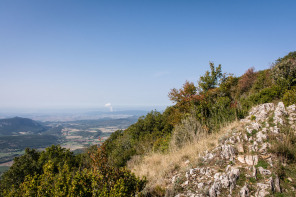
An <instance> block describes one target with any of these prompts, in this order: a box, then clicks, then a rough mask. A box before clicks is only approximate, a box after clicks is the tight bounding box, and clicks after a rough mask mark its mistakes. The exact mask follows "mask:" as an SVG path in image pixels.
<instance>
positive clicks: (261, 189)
mask: <svg viewBox="0 0 296 197" xmlns="http://www.w3.org/2000/svg"><path fill="white" fill-rule="evenodd" d="M269 187H270V186H269V185H268V184H264V183H257V192H256V193H255V196H256V197H264V196H266V195H268V194H269V192H267V191H266V190H267V189H269Z"/></svg>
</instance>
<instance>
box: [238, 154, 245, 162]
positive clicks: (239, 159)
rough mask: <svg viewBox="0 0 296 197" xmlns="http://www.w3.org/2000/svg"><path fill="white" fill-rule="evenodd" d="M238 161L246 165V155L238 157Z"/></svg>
mask: <svg viewBox="0 0 296 197" xmlns="http://www.w3.org/2000/svg"><path fill="white" fill-rule="evenodd" d="M237 160H238V161H239V162H241V163H246V161H245V156H244V155H238V156H237Z"/></svg>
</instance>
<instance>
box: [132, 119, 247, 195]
mask: <svg viewBox="0 0 296 197" xmlns="http://www.w3.org/2000/svg"><path fill="white" fill-rule="evenodd" d="M241 127H242V123H240V122H238V121H236V122H233V123H231V124H229V125H227V126H226V127H224V128H223V129H221V130H220V131H219V132H217V133H214V134H209V135H204V136H202V137H200V138H199V139H198V141H195V142H193V143H189V144H186V145H185V146H183V147H182V148H180V149H172V150H171V151H170V152H169V153H167V154H161V153H150V154H149V155H146V156H143V157H142V158H140V157H134V158H133V159H132V160H130V161H129V162H128V168H129V169H131V170H132V172H134V173H135V174H136V175H137V176H139V177H142V176H145V177H146V178H147V180H148V184H147V186H146V187H147V188H148V190H149V188H150V189H152V188H155V187H157V186H161V187H166V186H167V185H168V184H169V181H170V178H171V177H172V176H173V175H174V174H175V173H176V172H182V171H185V170H188V169H189V168H192V167H196V166H197V164H198V160H199V157H200V156H201V155H202V154H203V153H204V152H205V151H206V150H211V149H213V148H214V147H216V146H217V144H218V140H219V139H220V138H221V137H223V136H225V135H227V134H228V133H230V132H231V131H232V130H233V129H236V130H240V129H241ZM187 160H189V161H190V163H189V164H185V161H187Z"/></svg>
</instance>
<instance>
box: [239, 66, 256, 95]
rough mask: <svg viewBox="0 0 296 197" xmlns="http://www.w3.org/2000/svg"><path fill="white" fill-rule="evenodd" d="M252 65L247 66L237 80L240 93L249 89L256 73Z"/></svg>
mask: <svg viewBox="0 0 296 197" xmlns="http://www.w3.org/2000/svg"><path fill="white" fill-rule="evenodd" d="M254 70H255V69H254V67H252V68H249V69H248V70H247V71H246V72H245V74H243V76H241V78H240V79H239V81H238V89H239V91H240V93H244V92H247V91H248V90H249V89H251V87H252V85H253V83H254V81H255V79H256V75H255V73H254Z"/></svg>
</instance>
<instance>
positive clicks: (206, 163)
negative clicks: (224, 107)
mask: <svg viewBox="0 0 296 197" xmlns="http://www.w3.org/2000/svg"><path fill="white" fill-rule="evenodd" d="M295 122H296V106H295V105H291V106H289V107H285V106H284V104H283V103H282V102H279V103H278V104H277V105H274V104H273V103H266V104H262V105H259V106H257V107H254V108H252V110H251V111H250V113H249V116H248V117H246V118H245V119H243V120H241V123H242V124H243V128H244V129H243V130H233V131H229V133H228V134H227V135H226V136H224V137H223V138H221V139H220V140H219V145H218V146H217V147H215V148H214V149H212V150H211V151H207V152H205V153H204V155H203V156H201V157H200V159H199V160H200V162H199V164H198V166H195V167H194V168H190V169H189V170H188V171H187V172H186V173H185V174H184V173H176V174H175V176H173V177H172V180H171V183H172V185H171V189H168V190H167V191H168V192H167V196H176V197H182V196H192V197H203V196H210V197H216V196H242V197H247V196H256V197H263V196H272V195H276V196H282V195H283V194H282V192H286V193H287V194H291V195H292V196H293V193H294V191H295V193H296V189H295V188H294V186H293V185H295V184H294V183H295V182H296V180H294V179H295V177H296V176H295V177H293V176H292V177H286V178H285V181H286V182H287V183H288V184H286V183H285V187H283V186H282V185H283V184H284V183H283V181H282V179H281V176H282V175H280V174H279V172H280V171H279V170H278V169H279V166H280V165H283V166H287V165H288V164H286V163H285V160H284V159H281V158H280V157H279V156H278V154H277V153H276V152H275V151H272V149H273V146H274V144H276V142H281V141H283V140H285V139H286V136H285V135H287V132H284V130H287V128H288V130H289V131H293V132H295V125H296V124H295ZM172 188H173V189H172ZM285 196H286V195H285ZM288 196H290V195H288Z"/></svg>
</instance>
